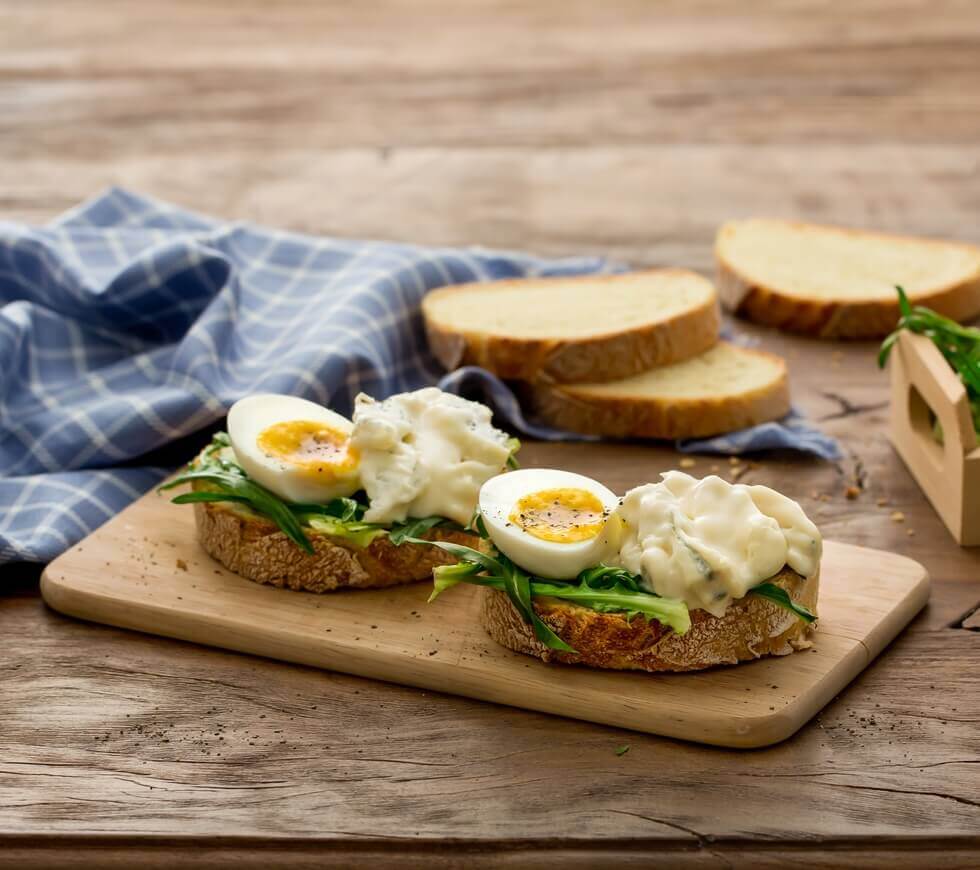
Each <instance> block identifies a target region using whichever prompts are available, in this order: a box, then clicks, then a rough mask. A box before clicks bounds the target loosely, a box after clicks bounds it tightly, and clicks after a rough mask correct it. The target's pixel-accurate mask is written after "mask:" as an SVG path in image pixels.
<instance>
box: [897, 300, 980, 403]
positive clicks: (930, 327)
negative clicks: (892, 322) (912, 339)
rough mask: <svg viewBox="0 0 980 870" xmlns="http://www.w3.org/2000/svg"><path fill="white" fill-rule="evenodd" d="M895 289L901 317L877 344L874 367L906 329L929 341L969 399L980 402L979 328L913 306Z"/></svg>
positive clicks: (921, 307) (927, 309) (919, 306)
mask: <svg viewBox="0 0 980 870" xmlns="http://www.w3.org/2000/svg"><path fill="white" fill-rule="evenodd" d="M895 289H896V290H897V291H898V307H899V311H900V312H901V317H899V319H898V325H897V326H896V328H895V331H894V332H892V333H891V335H889V336H888V337H887V338H886V339H885V340H884V341H883V342H882V343H881V350H880V351H879V352H878V365H879V366H881V367H884V365H885V363H886V362H887V361H888V355H889V354H890V353H891V350H892V347H894V345H895V342H896V341H897V340H898V336H899V334H900V333H901V332H902V330H903V329H907V330H908V331H909V332H916V333H918V334H919V335H925V336H926V337H927V338H929V339H931V340H932V342H933V343H934V344H935V345H936V347H938V348H939V351H940V352H941V353H942V355H943V356H944V357H946V361H947V362H948V363H949V364H950V366H951V367H952V368H953V370H954V371H955V372H956V373H957V374H958V375H959V376H960V379H961V380H962V381H963V383H964V384H965V385H966V388H967V391H968V392H969V394H970V399H971V400H974V399H980V329H975V328H974V327H970V326H960V324H958V323H957V322H956V321H955V320H950V319H949V318H948V317H943V316H942V315H941V314H937V313H936V312H935V311H933V310H932V309H930V308H924V307H923V306H921V305H915V306H913V305H912V304H911V303H910V302H909V299H908V296H906V295H905V291H904V290H903V289H902V288H901V287H896V288H895Z"/></svg>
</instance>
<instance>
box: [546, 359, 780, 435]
mask: <svg viewBox="0 0 980 870" xmlns="http://www.w3.org/2000/svg"><path fill="white" fill-rule="evenodd" d="M529 395H530V400H531V405H532V407H533V408H534V409H535V411H536V412H537V414H538V416H539V417H540V418H541V420H542V421H544V422H546V423H548V424H550V425H552V426H556V427H557V428H559V429H566V430H568V431H570V432H581V433H583V434H587V435H605V436H612V437H619V438H627V437H629V438H700V437H705V436H708V435H717V434H719V433H722V432H732V431H734V430H736V429H744V428H746V427H747V426H755V425H756V424H758V423H764V422H766V421H767V420H776V419H779V418H780V417H783V416H785V415H786V414H787V413H788V412H789V382H788V378H787V374H786V363H785V362H784V361H783V360H782V359H781V358H780V357H778V356H774V355H773V354H770V353H765V352H763V351H758V350H746V349H745V348H741V347H736V346H735V345H733V344H731V343H729V342H726V341H721V342H719V343H718V344H716V345H715V346H714V347H713V348H711V350H709V351H707V352H705V353H703V354H701V355H700V356H696V357H694V358H692V359H689V360H685V361H684V362H679V363H675V364H674V365H670V366H663V367H661V368H656V369H650V370H649V371H646V372H643V373H642V374H639V375H636V376H634V377H631V378H626V379H624V380H621V381H613V382H611V383H604V384H553V383H549V382H547V381H543V380H539V381H538V382H536V383H535V384H532V385H531V387H530V389H529Z"/></svg>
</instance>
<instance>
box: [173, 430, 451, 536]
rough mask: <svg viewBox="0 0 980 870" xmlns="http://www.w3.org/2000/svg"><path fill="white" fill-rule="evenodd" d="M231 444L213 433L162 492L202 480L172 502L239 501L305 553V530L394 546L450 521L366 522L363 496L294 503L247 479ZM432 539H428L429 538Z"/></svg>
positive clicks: (438, 519) (219, 434)
mask: <svg viewBox="0 0 980 870" xmlns="http://www.w3.org/2000/svg"><path fill="white" fill-rule="evenodd" d="M230 446H231V442H230V441H229V440H228V436H227V434H225V433H224V432H217V433H215V435H214V437H213V438H212V440H211V443H210V444H209V445H208V446H207V448H205V450H204V451H203V453H202V454H201V456H200V457H199V458H198V459H197V460H195V461H194V462H192V463H190V465H188V466H187V470H186V471H185V472H184V473H183V474H180V475H178V476H177V477H176V478H175V479H174V480H172V481H170V482H169V483H166V484H164V485H163V486H161V487H160V490H161V491H164V490H169V489H173V488H174V487H176V486H180V485H181V484H186V483H194V482H195V481H201V482H202V483H204V484H206V485H207V489H200V490H193V491H191V492H184V493H181V494H180V495H178V496H175V497H174V499H173V502H174V504H194V503H196V502H222V501H224V502H237V503H238V504H244V505H247V506H248V507H249V508H251V509H252V510H254V511H255V512H256V513H259V514H261V515H262V516H264V517H266V518H268V519H270V520H272V521H273V522H274V523H275V524H276V525H277V526H279V529H280V530H281V531H282V532H283V534H285V535H286V536H287V537H288V538H289V539H290V540H291V541H293V543H295V544H296V546H298V547H299V548H300V549H301V550H303V551H304V552H306V553H312V552H313V545H312V544H311V543H310V539H309V537H308V536H307V534H306V532H305V531H304V528H307V527H308V528H310V529H313V530H314V531H316V532H319V533H321V534H324V535H331V536H333V537H336V538H344V539H346V540H348V541H350V542H351V543H352V544H353V545H354V546H355V547H360V548H362V549H364V548H366V547H368V546H370V544H371V542H372V541H374V540H375V539H376V538H379V537H381V536H382V535H389V537H390V538H391V542H392V543H393V544H394V545H395V546H400V545H401V544H402V543H404V542H405V541H406V540H408V539H409V538H417V537H420V536H421V535H424V534H425V533H426V532H427V531H428V530H429V529H431V528H433V527H435V526H438V525H440V524H444V523H445V524H450V521H449V520H447V519H445V518H444V517H425V518H424V519H414V518H410V519H409V520H407V521H406V522H404V523H397V524H395V525H394V526H392V528H391V529H390V530H389V529H387V528H385V527H384V526H382V525H380V524H378V523H366V522H364V521H363V517H364V512H365V511H366V510H367V507H368V506H367V504H366V501H365V499H364V498H363V496H364V494H363V493H360V494H359V495H360V496H361V497H360V498H358V497H357V495H355V497H353V498H346V497H345V498H335V499H332V500H331V501H329V502H327V503H326V504H296V503H291V502H285V501H283V500H282V499H281V498H279V496H277V495H276V494H275V493H272V492H270V491H269V490H267V489H266V488H265V487H264V486H260V485H259V484H257V483H255V482H254V481H252V480H250V479H249V478H248V475H246V474H245V471H244V470H243V469H242V467H241V466H240V465H238V464H237V463H236V462H234V461H233V456H234V454H231V451H230V450H229V449H228V448H230ZM426 543H428V542H426Z"/></svg>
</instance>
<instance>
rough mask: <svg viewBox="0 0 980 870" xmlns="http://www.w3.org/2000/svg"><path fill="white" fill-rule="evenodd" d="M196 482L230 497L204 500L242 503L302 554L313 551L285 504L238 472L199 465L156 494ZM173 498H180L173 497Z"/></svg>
mask: <svg viewBox="0 0 980 870" xmlns="http://www.w3.org/2000/svg"><path fill="white" fill-rule="evenodd" d="M196 480H200V481H203V482H205V483H207V484H209V485H211V486H214V487H215V490H214V491H215V494H217V495H225V496H231V497H230V498H227V497H226V498H225V499H215V498H209V499H207V500H208V501H219V500H224V501H235V502H246V503H247V504H248V505H249V507H251V508H253V509H254V510H256V511H258V512H259V513H260V514H263V515H264V516H266V517H268V518H269V519H270V520H272V521H273V522H274V523H275V524H276V525H277V526H279V528H280V529H282V531H283V533H284V534H285V535H286V536H287V537H288V538H289V539H290V540H291V541H293V543H295V544H296V545H297V546H298V547H299V548H300V549H302V550H303V551H304V552H306V553H313V552H314V550H313V545H312V544H311V543H310V539H309V538H307V537H306V534H305V532H304V531H303V528H302V526H301V525H300V523H299V520H298V519H297V518H296V516H295V515H294V514H293V512H292V511H291V510H290V509H289V507H288V506H287V505H286V503H285V502H283V501H282V500H280V499H279V498H278V497H276V496H275V495H273V494H272V493H271V492H269V490H267V489H265V487H262V486H259V485H258V484H257V483H252V481H250V480H249V479H248V478H247V477H245V475H244V473H243V472H241V471H240V470H239V471H237V472H236V471H230V470H227V469H225V468H223V467H221V466H219V465H217V464H216V465H213V466H211V465H207V466H202V467H201V468H199V469H198V470H192V471H188V472H186V473H185V474H181V475H179V476H178V477H177V478H175V479H174V480H172V481H170V482H169V483H165V484H164V485H163V486H161V487H160V491H161V492H164V491H166V490H168V489H173V488H174V487H175V486H180V485H181V484H184V483H193V482H194V481H196ZM185 495H189V493H185ZM177 498H180V496H177Z"/></svg>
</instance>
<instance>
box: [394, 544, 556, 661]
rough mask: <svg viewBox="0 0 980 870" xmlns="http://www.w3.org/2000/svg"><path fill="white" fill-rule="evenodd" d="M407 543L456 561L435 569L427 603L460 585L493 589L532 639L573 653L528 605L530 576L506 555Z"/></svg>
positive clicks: (459, 546)
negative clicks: (513, 609)
mask: <svg viewBox="0 0 980 870" xmlns="http://www.w3.org/2000/svg"><path fill="white" fill-rule="evenodd" d="M408 540H410V541H411V542H412V543H413V544H431V545H432V546H433V547H439V548H440V549H441V550H445V551H446V552H447V553H449V554H450V555H453V556H455V557H456V558H457V559H459V562H460V564H459V565H447V566H446V567H445V568H436V570H435V571H434V572H433V576H434V579H435V588H434V589H433V592H432V595H431V596H429V601H432V599H433V598H435V597H436V596H437V595H438V594H439V593H440V592H442V591H444V590H446V589H448V588H449V587H450V586H455V585H456V584H457V583H460V582H466V583H475V584H477V585H478V586H492V587H493V588H495V589H500V590H502V591H504V592H506V593H507V597H508V598H510V600H511V602H512V603H513V605H514V607H516V608H517V612H518V613H520V615H521V617H522V618H523V619H524V621H525V622H527V623H528V624H529V625H530V626H531V627H532V628H533V629H534V635H535V637H537V639H538V640H540V641H541V642H542V643H543V644H544V645H545V646H547V647H549V648H550V649H556V650H561V651H563V652H575V650H574V649H572V647H570V646H569V645H568V644H567V643H565V641H563V640H562V639H561V638H560V637H558V635H557V634H555V633H554V631H552V630H551V628H550V627H549V626H548V625H547V624H546V623H545V622H543V621H542V619H541V617H540V616H538V614H537V613H536V612H535V611H534V608H533V607H532V606H531V598H532V590H531V578H530V575H528V574H527V573H526V572H524V571H522V570H521V569H520V568H518V567H517V566H516V565H515V564H514V563H513V562H511V561H510V559H508V558H507V557H506V556H504V555H502V554H498V555H497V557H496V558H494V557H493V556H488V555H487V554H486V553H481V552H480V551H479V550H474V549H473V548H472V547H466V546H464V545H462V544H454V543H451V542H450V541H426V540H422V539H421V538H409V539H408ZM464 566H465V567H464ZM452 568H456V569H459V570H456V571H450V570H449V569H452Z"/></svg>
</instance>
